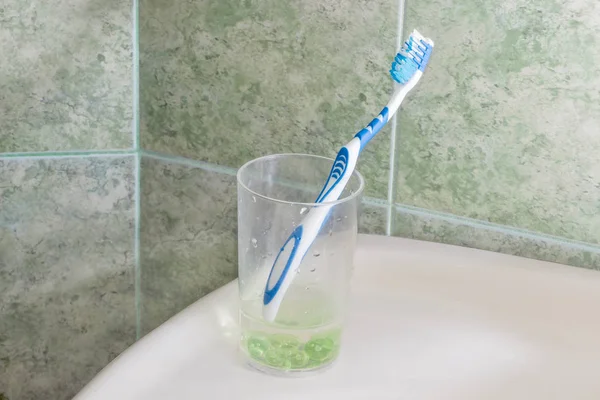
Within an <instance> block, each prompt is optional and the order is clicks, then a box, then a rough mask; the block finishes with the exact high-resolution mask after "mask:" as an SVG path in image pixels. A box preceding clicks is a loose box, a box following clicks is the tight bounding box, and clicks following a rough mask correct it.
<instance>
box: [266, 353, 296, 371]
mask: <svg viewBox="0 0 600 400" xmlns="http://www.w3.org/2000/svg"><path fill="white" fill-rule="evenodd" d="M265 362H266V363H267V364H268V365H270V366H271V367H274V368H280V369H290V368H291V367H292V362H291V360H290V358H289V357H288V356H287V355H285V354H281V352H280V351H278V350H277V349H275V348H270V349H269V350H268V351H267V353H266V354H265Z"/></svg>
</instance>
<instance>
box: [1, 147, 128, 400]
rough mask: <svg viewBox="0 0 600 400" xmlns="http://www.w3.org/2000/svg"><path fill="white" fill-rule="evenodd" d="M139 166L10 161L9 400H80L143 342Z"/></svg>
mask: <svg viewBox="0 0 600 400" xmlns="http://www.w3.org/2000/svg"><path fill="white" fill-rule="evenodd" d="M133 161H134V160H133V157H90V158H82V157H78V158H48V159H40V158H37V159H12V160H1V159H0V204H1V207H0V399H3V400H4V399H8V400H22V399H25V400H37V399H39V400H46V399H53V400H68V399H71V398H72V397H73V396H74V395H75V394H76V393H77V392H78V391H79V390H80V389H81V388H82V387H83V385H85V384H86V383H87V382H88V381H89V380H90V379H91V378H92V377H93V376H94V375H95V374H96V373H97V372H99V371H100V369H102V368H103V367H104V366H105V365H106V364H107V363H108V362H110V361H111V360H112V359H113V358H115V357H116V356H117V355H118V354H119V353H120V352H122V351H123V350H125V349H126V348H127V347H128V346H129V345H131V344H132V343H133V342H134V341H135V329H136V326H135V303H134V296H135V293H134V247H133V244H134V243H133V238H134V216H135V213H134V208H135V207H134V184H135V182H134V173H133V167H134V162H133Z"/></svg>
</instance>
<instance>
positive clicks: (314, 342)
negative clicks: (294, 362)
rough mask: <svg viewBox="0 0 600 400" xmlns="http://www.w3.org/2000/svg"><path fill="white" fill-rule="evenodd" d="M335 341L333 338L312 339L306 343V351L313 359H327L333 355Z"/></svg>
mask: <svg viewBox="0 0 600 400" xmlns="http://www.w3.org/2000/svg"><path fill="white" fill-rule="evenodd" d="M334 347H335V342H334V341H333V340H332V339H331V338H318V339H311V340H309V341H308V342H307V343H306V344H305V345H304V351H305V352H306V354H308V356H309V357H310V359H311V360H314V361H325V360H327V359H328V358H329V357H330V356H332V353H333V349H334Z"/></svg>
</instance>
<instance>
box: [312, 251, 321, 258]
mask: <svg viewBox="0 0 600 400" xmlns="http://www.w3.org/2000/svg"><path fill="white" fill-rule="evenodd" d="M320 255H321V253H319V252H318V251H315V252H314V253H313V257H319V256H320Z"/></svg>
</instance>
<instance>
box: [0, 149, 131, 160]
mask: <svg viewBox="0 0 600 400" xmlns="http://www.w3.org/2000/svg"><path fill="white" fill-rule="evenodd" d="M134 154H136V150H135V149H125V150H116V149H115V150H73V151H39V152H20V153H0V159H35V158H41V159H44V158H81V157H118V156H130V155H134Z"/></svg>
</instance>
